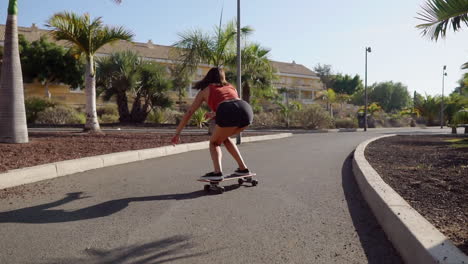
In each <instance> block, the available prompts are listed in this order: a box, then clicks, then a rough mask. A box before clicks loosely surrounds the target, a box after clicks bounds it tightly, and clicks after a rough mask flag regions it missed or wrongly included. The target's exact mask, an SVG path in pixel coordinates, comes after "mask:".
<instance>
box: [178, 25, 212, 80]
mask: <svg viewBox="0 0 468 264" xmlns="http://www.w3.org/2000/svg"><path fill="white" fill-rule="evenodd" d="M179 38H180V40H179V41H177V42H176V43H174V44H173V46H174V47H176V48H178V60H179V61H181V63H182V64H183V65H185V67H186V68H187V70H188V72H189V73H190V74H193V73H194V72H195V71H196V69H197V67H198V65H199V64H200V63H207V64H210V63H211V61H212V58H213V56H212V54H213V51H212V47H213V46H214V44H213V41H212V39H211V38H210V36H209V35H207V34H205V33H203V32H202V31H200V30H188V31H185V32H183V33H179Z"/></svg>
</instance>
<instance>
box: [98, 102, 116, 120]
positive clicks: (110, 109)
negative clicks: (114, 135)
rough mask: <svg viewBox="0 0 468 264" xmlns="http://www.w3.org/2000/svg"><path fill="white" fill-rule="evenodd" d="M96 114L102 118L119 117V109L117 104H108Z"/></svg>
mask: <svg viewBox="0 0 468 264" xmlns="http://www.w3.org/2000/svg"><path fill="white" fill-rule="evenodd" d="M96 112H97V115H98V117H102V116H103V115H108V116H119V110H118V109H117V105H116V104H106V105H104V106H102V107H99V108H98V109H97V111H96Z"/></svg>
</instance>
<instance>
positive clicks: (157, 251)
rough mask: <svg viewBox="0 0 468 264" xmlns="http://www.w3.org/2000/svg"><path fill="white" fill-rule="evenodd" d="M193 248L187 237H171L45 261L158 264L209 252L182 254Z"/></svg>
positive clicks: (96, 263)
mask: <svg viewBox="0 0 468 264" xmlns="http://www.w3.org/2000/svg"><path fill="white" fill-rule="evenodd" d="M192 248H194V245H193V243H191V242H190V237H189V236H172V237H169V238H165V239H162V240H158V241H155V242H150V243H144V244H137V245H133V246H126V247H118V248H114V249H110V250H108V249H96V248H88V249H86V250H84V254H83V255H86V256H83V257H76V258H60V259H52V260H47V262H46V263H50V264H55V263H57V264H58V263H67V264H74V263H76V264H78V263H89V264H98V263H99V264H130V263H131V264H160V263H171V262H173V261H176V260H180V259H187V258H193V257H198V256H202V255H206V254H208V253H209V252H199V253H192V254H184V251H187V250H190V249H192Z"/></svg>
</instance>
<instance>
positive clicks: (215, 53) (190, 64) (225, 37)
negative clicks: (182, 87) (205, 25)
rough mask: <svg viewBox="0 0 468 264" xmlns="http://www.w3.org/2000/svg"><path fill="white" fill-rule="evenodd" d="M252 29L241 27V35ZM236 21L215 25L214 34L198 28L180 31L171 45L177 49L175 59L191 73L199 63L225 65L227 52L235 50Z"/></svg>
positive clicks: (215, 65) (227, 57)
mask: <svg viewBox="0 0 468 264" xmlns="http://www.w3.org/2000/svg"><path fill="white" fill-rule="evenodd" d="M252 31H253V30H252V29H251V28H250V27H243V28H241V34H242V36H247V35H248V34H250V33H251V32H252ZM236 34H237V33H236V23H235V21H231V22H229V23H227V24H226V25H225V26H224V27H222V26H217V27H216V28H215V34H214V35H209V34H206V33H204V32H202V31H200V30H198V29H195V30H189V31H186V32H184V33H180V34H179V37H180V40H179V41H177V42H176V43H175V44H174V45H173V46H174V47H176V48H178V49H177V54H176V56H177V58H176V59H177V60H179V61H180V62H181V64H182V66H183V68H184V69H187V71H188V72H189V73H190V74H193V73H194V72H195V71H196V69H197V67H198V65H199V64H200V63H206V64H209V65H211V66H213V67H222V66H225V65H226V62H227V61H228V59H229V53H230V52H234V50H235V41H236Z"/></svg>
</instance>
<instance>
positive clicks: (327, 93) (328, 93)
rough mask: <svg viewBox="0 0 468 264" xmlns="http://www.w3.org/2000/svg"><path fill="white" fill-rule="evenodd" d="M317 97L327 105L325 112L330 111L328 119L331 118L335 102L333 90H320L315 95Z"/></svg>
mask: <svg viewBox="0 0 468 264" xmlns="http://www.w3.org/2000/svg"><path fill="white" fill-rule="evenodd" d="M317 97H319V98H320V99H322V100H323V101H325V102H326V104H327V110H329V111H330V117H332V118H333V104H334V103H336V102H337V97H336V93H335V91H334V90H333V89H328V90H322V91H320V92H318V93H317Z"/></svg>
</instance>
